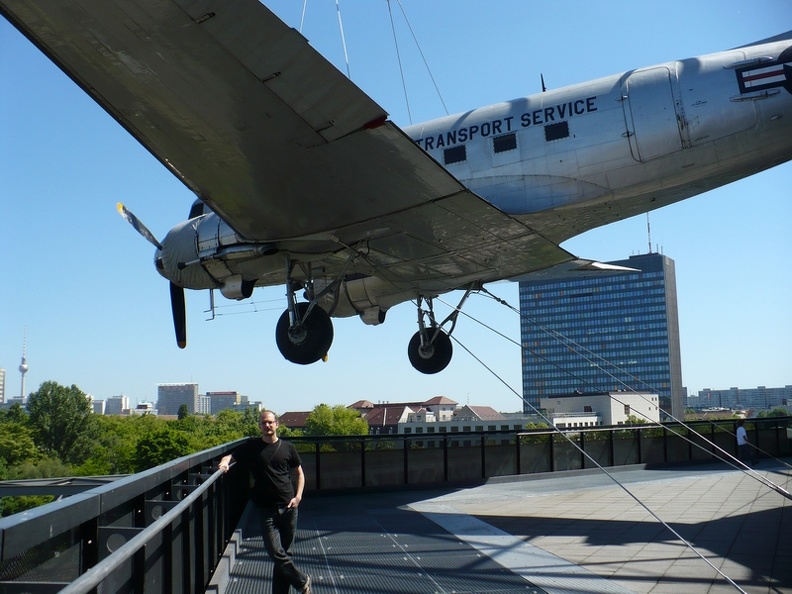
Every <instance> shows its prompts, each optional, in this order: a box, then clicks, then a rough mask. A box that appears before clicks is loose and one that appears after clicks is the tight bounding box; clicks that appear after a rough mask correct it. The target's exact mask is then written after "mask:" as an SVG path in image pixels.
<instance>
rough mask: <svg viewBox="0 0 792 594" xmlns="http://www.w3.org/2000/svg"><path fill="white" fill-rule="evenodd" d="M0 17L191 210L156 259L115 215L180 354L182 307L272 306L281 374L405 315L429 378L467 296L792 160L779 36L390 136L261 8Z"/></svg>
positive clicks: (175, 5) (73, 10)
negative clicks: (268, 297) (274, 302)
mask: <svg viewBox="0 0 792 594" xmlns="http://www.w3.org/2000/svg"><path fill="white" fill-rule="evenodd" d="M0 11H2V13H3V15H4V16H5V18H7V19H8V20H9V21H10V22H11V23H12V24H13V25H14V26H16V27H17V28H18V29H19V30H20V31H21V32H22V33H24V34H25V35H26V36H27V37H28V38H29V39H30V40H31V41H32V42H33V43H34V44H35V45H37V46H38V47H39V48H40V49H41V50H42V51H43V52H44V53H45V54H46V55H48V56H49V57H50V58H51V59H52V60H53V61H54V62H55V63H56V64H57V65H58V66H59V67H60V68H61V69H62V70H63V71H64V72H66V73H67V74H68V75H69V76H70V77H71V78H72V79H73V80H74V81H75V82H76V83H77V84H78V85H80V86H81V87H82V88H83V89H84V90H85V91H86V92H87V93H88V94H89V95H90V96H91V97H93V98H94V99H95V100H96V101H97V102H98V103H99V105H101V106H102V107H103V108H104V109H105V110H106V111H107V112H108V113H110V114H111V115H112V116H113V117H114V118H115V119H116V120H117V121H118V122H119V123H120V124H121V125H122V126H123V127H124V128H125V129H126V130H127V131H128V132H129V133H130V134H132V135H133V136H134V137H135V138H136V139H137V140H138V141H139V142H140V143H141V144H142V145H143V146H145V147H146V148H147V149H148V150H149V151H150V152H151V153H152V154H153V155H154V156H155V157H156V158H157V159H158V160H159V161H160V162H161V163H162V164H163V165H164V166H165V167H167V168H168V169H169V170H170V171H171V172H172V173H173V174H174V175H175V176H177V178H178V179H180V180H181V181H182V182H183V183H184V185H185V186H187V187H188V188H190V189H191V190H192V191H193V192H194V193H195V195H196V197H197V200H196V202H195V203H194V205H193V207H192V209H191V211H190V213H189V215H188V219H187V220H186V221H184V222H182V223H180V224H179V225H177V226H175V227H174V228H173V229H172V230H171V231H170V232H169V233H168V234H167V235H166V236H165V237H164V238H163V239H162V240H157V239H156V238H155V237H154V236H153V234H152V233H151V232H150V231H149V230H148V229H147V228H146V227H145V225H143V223H142V222H140V221H139V220H138V219H137V218H136V217H135V216H134V215H133V214H132V213H131V212H130V211H129V210H128V209H127V208H126V207H125V206H123V205H119V207H118V208H119V211H120V212H121V214H122V215H123V216H124V217H125V218H126V219H127V220H128V221H129V222H130V223H131V224H132V225H133V226H134V227H135V228H136V229H137V230H138V232H139V233H141V235H143V236H144V237H145V238H146V239H147V240H148V241H149V242H150V243H152V245H154V246H155V258H154V260H155V266H156V269H157V271H158V272H159V273H160V274H161V275H162V276H163V277H164V278H165V279H167V280H168V281H169V283H170V292H171V303H172V310H173V318H174V328H175V331H176V336H177V344H178V345H179V346H180V347H182V348H184V346H186V320H185V314H184V289H195V290H202V289H210V290H214V289H219V290H220V292H221V293H222V294H223V295H224V296H225V297H226V298H229V299H235V300H243V299H247V298H249V297H250V296H251V295H252V293H253V290H254V288H255V287H260V286H272V285H285V287H286V293H287V299H286V301H287V303H286V308H285V311H284V312H283V314H282V315H281V317H280V319H279V320H278V323H277V325H276V329H275V338H276V343H277V345H278V347H279V349H280V351H281V353H282V354H283V356H284V357H285V358H286V359H287V360H289V361H292V362H294V363H298V364H311V363H314V362H316V361H319V360H321V359H323V358H325V357H326V355H327V353H328V351H329V349H330V346H331V344H332V341H333V323H332V318H334V317H336V318H338V317H351V316H355V315H357V316H359V317H360V319H361V320H362V321H363V322H364V323H365V324H370V325H375V324H380V323H383V322H384V320H385V317H386V313H387V312H388V310H389V309H390V308H391V307H393V306H395V305H398V304H400V303H403V302H406V301H414V302H415V303H416V305H417V312H418V324H419V330H418V331H417V332H416V333H415V335H414V336H413V337H412V339H411V340H410V344H409V346H408V356H409V359H410V362H411V363H412V365H413V367H415V368H416V369H417V370H418V371H420V372H423V373H428V374H431V373H437V372H439V371H441V370H442V369H444V368H445V367H446V366H447V365H448V363H449V362H450V360H451V357H452V351H453V349H452V343H451V340H450V336H451V334H452V332H453V329H454V327H455V324H456V321H457V314H458V313H459V310H460V308H461V307H462V306H463V304H464V301H465V300H466V298H467V297H468V296H469V295H470V293H471V292H474V291H477V290H480V289H482V288H483V287H484V285H485V284H487V283H491V282H494V281H498V280H519V279H525V278H537V277H539V276H541V277H552V276H554V275H557V274H566V273H568V272H569V271H572V270H574V271H577V272H579V273H580V274H581V275H584V274H596V273H597V271H601V270H607V269H608V266H606V265H604V264H602V263H598V262H595V261H592V260H587V259H583V258H578V257H576V256H574V255H572V254H570V253H569V252H567V251H566V250H564V249H562V248H561V247H559V246H560V244H561V243H563V242H564V241H566V240H568V239H569V238H571V237H573V236H575V235H578V234H580V233H583V232H585V231H587V230H590V229H593V228H595V227H599V226H603V225H606V224H609V223H611V222H614V221H618V220H622V219H625V218H628V217H631V216H634V215H636V214H641V213H644V212H648V211H650V210H653V209H656V208H660V207H662V206H665V205H668V204H671V203H673V202H676V201H679V200H683V199H685V198H688V197H691V196H694V195H696V194H699V193H702V192H704V191H707V190H710V189H712V188H715V187H718V186H721V185H724V184H727V183H730V182H732V181H734V180H737V179H740V178H743V177H746V176H749V175H752V174H754V173H757V172H759V171H762V170H764V169H768V168H770V167H773V166H775V165H777V164H780V163H783V162H786V161H788V160H790V158H792V118H791V117H790V116H792V96H791V95H792V31H790V32H787V33H784V34H781V35H778V36H777V37H774V38H772V39H768V40H764V41H760V42H757V43H754V44H751V45H748V46H744V47H740V48H735V49H732V50H728V51H724V52H721V53H717V54H711V55H706V56H701V57H697V58H690V59H684V60H677V61H672V62H667V63H664V64H659V65H655V66H650V67H646V68H637V69H635V70H630V71H628V72H623V73H620V74H616V75H613V76H609V77H604V78H600V79H598V80H595V81H591V82H587V83H582V84H578V85H573V86H569V87H564V88H560V89H555V90H547V91H544V92H541V93H539V94H535V95H530V96H527V97H522V98H518V99H516V100H512V101H506V102H503V103H499V104H495V105H490V106H486V107H483V108H480V109H474V110H471V111H468V112H465V113H462V114H457V115H452V116H447V117H443V118H440V119H437V120H433V121H431V122H427V123H424V124H419V125H415V126H409V127H405V128H403V129H401V128H399V127H398V126H396V125H395V124H394V123H393V122H392V121H390V120H389V119H388V115H387V113H386V112H385V111H384V109H382V108H381V107H380V106H379V105H377V104H376V103H375V102H374V101H372V100H371V99H370V98H369V97H368V96H367V95H366V94H365V93H364V92H363V91H362V90H360V89H359V88H358V87H357V86H356V85H354V83H352V82H351V81H350V80H349V79H348V78H347V77H346V76H345V75H344V74H343V73H341V72H340V71H339V70H337V69H336V68H335V67H334V66H333V65H331V64H330V63H329V62H328V61H327V60H326V59H325V58H323V57H322V56H321V55H320V54H318V53H317V52H316V51H315V50H314V49H313V48H311V46H310V45H309V44H308V42H307V40H305V39H304V38H303V37H302V36H301V35H300V34H299V33H297V32H296V31H295V30H293V29H291V28H289V27H288V26H287V25H286V24H285V23H283V22H282V21H281V20H280V19H279V18H278V17H276V16H275V15H274V14H273V13H272V12H271V11H270V10H269V9H268V8H267V7H266V6H264V5H262V4H261V3H259V2H258V1H257V0H232V1H225V2H219V1H218V0H201V1H200V2H195V1H193V2H186V1H183V0H175V1H174V0H141V1H140V2H136V3H126V2H122V1H118V0H111V1H103V2H97V1H96V0H77V1H75V2H71V3H68V4H66V3H61V2H56V1H53V0H44V1H36V2H33V1H31V0H0ZM457 289H462V290H463V291H464V294H463V297H462V298H461V300H460V303H459V305H458V307H457V308H456V309H455V310H454V311H453V312H452V314H451V315H450V316H448V317H447V318H446V319H444V320H439V319H437V318H436V317H435V313H434V309H433V299H435V298H436V297H438V296H439V295H441V294H444V293H447V292H450V291H453V290H457ZM300 293H302V297H303V299H304V300H300V299H299V296H300Z"/></svg>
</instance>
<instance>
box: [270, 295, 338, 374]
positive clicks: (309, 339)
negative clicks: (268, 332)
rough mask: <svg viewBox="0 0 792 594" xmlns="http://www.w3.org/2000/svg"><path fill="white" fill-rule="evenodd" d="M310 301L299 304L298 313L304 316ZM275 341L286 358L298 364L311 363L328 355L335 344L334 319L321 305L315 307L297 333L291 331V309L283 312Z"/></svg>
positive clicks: (276, 328)
mask: <svg viewBox="0 0 792 594" xmlns="http://www.w3.org/2000/svg"><path fill="white" fill-rule="evenodd" d="M307 310H308V303H306V302H304V301H301V302H300V303H298V304H297V315H298V316H299V317H300V318H302V316H304V315H305V312H306V311H307ZM275 343H276V344H277V345H278V350H279V351H280V352H281V355H283V357H284V359H286V360H287V361H291V362H292V363H297V364H298V365H310V364H311V363H316V362H317V361H318V360H319V359H321V358H323V357H324V356H325V355H327V351H329V350H330V345H332V344H333V321H332V320H331V319H330V316H329V315H327V312H326V311H325V310H323V309H322V308H321V307H318V306H317V307H314V308H313V309H312V310H311V315H309V316H308V317H307V318H306V319H305V322H303V325H302V327H301V329H300V332H299V333H297V334H295V333H291V332H289V311H288V310H286V311H284V312H283V313H282V314H281V317H280V318H279V319H278V323H277V325H276V326H275Z"/></svg>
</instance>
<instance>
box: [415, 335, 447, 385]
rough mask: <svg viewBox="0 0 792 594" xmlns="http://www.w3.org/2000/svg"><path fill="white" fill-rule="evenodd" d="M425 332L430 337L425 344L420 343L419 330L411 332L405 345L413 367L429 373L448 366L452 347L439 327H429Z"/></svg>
mask: <svg viewBox="0 0 792 594" xmlns="http://www.w3.org/2000/svg"><path fill="white" fill-rule="evenodd" d="M427 333H428V334H429V335H430V336H432V338H431V339H430V340H429V341H427V344H425V345H421V331H420V330H419V331H418V332H416V333H415V334H413V337H412V338H411V339H410V344H409V345H408V346H407V356H408V357H409V358H410V363H411V364H412V366H413V367H415V369H417V370H418V371H420V372H421V373H425V374H427V375H430V374H433V373H438V372H440V371H443V369H445V368H446V367H448V364H449V363H450V362H451V356H452V355H453V354H454V348H453V345H452V344H451V339H450V338H449V337H448V334H446V333H445V332H443V331H442V330H440V328H435V329H429V330H428V332H427Z"/></svg>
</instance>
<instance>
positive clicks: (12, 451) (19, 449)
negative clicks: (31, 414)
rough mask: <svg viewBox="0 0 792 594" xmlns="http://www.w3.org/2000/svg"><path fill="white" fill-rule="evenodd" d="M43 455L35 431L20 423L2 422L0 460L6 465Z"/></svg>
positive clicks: (0, 428) (16, 464)
mask: <svg viewBox="0 0 792 594" xmlns="http://www.w3.org/2000/svg"><path fill="white" fill-rule="evenodd" d="M40 457H41V455H40V452H39V450H38V448H37V447H36V442H35V441H33V431H32V430H31V429H30V428H28V427H26V426H24V425H20V424H19V423H10V422H8V423H0V460H2V461H3V462H4V464H5V465H6V467H8V468H11V467H14V466H18V465H19V464H21V463H22V462H25V461H26V460H38V459H39V458H40Z"/></svg>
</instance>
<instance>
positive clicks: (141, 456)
mask: <svg viewBox="0 0 792 594" xmlns="http://www.w3.org/2000/svg"><path fill="white" fill-rule="evenodd" d="M258 417H259V413H258V411H256V410H254V409H248V410H244V411H232V410H224V411H221V412H219V413H217V414H216V415H191V414H187V410H186V407H185V409H184V410H180V414H179V415H178V419H163V418H160V417H157V416H156V415H132V416H117V415H97V414H94V413H93V408H92V404H91V399H90V397H89V396H88V395H87V394H85V393H84V392H83V391H82V390H80V389H79V388H78V387H77V386H75V385H72V386H69V387H66V386H62V385H59V384H58V383H56V382H53V381H48V382H44V383H43V384H41V386H40V387H39V389H38V390H37V391H36V392H33V393H31V394H30V396H29V397H28V401H27V404H26V406H25V407H22V406H21V405H19V404H14V405H13V406H11V407H10V408H9V409H7V410H0V480H15V479H32V478H54V477H66V476H104V475H112V474H133V473H136V472H141V471H143V470H146V469H148V468H152V467H154V466H157V465H159V464H163V463H165V462H168V461H170V460H173V459H174V458H178V457H180V456H185V455H187V454H191V453H194V452H198V451H201V450H205V449H208V448H211V447H214V446H217V445H220V444H223V443H228V442H230V441H235V440H237V439H240V438H242V437H253V436H258V435H260V431H259V427H258ZM367 433H368V424H367V423H366V421H364V420H363V419H362V418H360V414H359V413H358V412H357V411H354V410H350V409H347V408H346V407H344V406H341V405H338V406H328V405H327V404H320V405H318V406H316V407H315V408H314V409H313V411H312V412H311V414H310V415H309V416H308V418H307V420H306V430H305V431H304V432H303V431H293V430H290V429H289V428H288V427H285V426H283V425H281V427H280V429H279V434H280V435H282V436H283V437H290V436H298V435H316V436H321V435H365V434H367ZM51 500H52V497H49V496H44V497H43V496H25V497H2V498H0V516H8V515H11V514H13V513H17V512H19V511H23V510H25V509H30V508H31V507H35V506H37V505H41V504H43V503H47V502H49V501H51Z"/></svg>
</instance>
